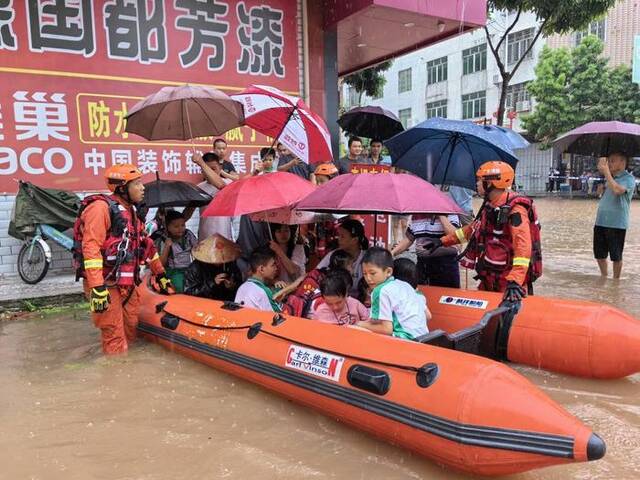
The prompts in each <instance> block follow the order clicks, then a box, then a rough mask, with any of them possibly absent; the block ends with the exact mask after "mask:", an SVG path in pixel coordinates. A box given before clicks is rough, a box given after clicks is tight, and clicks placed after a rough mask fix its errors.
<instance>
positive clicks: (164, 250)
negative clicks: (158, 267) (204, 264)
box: [156, 210, 198, 293]
mask: <svg viewBox="0 0 640 480" xmlns="http://www.w3.org/2000/svg"><path fill="white" fill-rule="evenodd" d="M165 226H166V236H165V237H160V238H158V239H157V240H156V249H157V250H158V252H160V261H161V262H162V265H163V266H164V268H165V270H166V272H167V277H169V279H171V282H172V283H173V286H174V288H175V289H176V292H177V293H182V292H183V291H184V272H185V271H186V270H187V268H189V265H191V249H192V248H193V247H195V245H196V244H197V243H198V240H197V239H196V236H195V235H194V233H193V232H192V231H191V230H189V229H188V228H187V227H186V219H185V216H184V214H183V213H181V212H178V211H176V210H167V212H166V213H165Z"/></svg>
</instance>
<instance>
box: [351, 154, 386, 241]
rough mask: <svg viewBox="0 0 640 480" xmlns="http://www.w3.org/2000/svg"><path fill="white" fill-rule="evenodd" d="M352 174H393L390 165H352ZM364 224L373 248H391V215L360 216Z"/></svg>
mask: <svg viewBox="0 0 640 480" xmlns="http://www.w3.org/2000/svg"><path fill="white" fill-rule="evenodd" d="M351 173H380V174H386V173H391V167H390V166H389V165H373V164H370V163H352V164H351ZM359 217H360V220H362V223H364V233H365V234H366V235H367V238H368V239H369V243H370V244H371V245H372V246H376V247H384V248H390V247H391V245H388V243H389V240H390V239H391V236H390V234H389V226H390V219H391V218H392V217H391V216H390V215H359Z"/></svg>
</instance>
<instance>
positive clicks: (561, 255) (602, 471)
mask: <svg viewBox="0 0 640 480" xmlns="http://www.w3.org/2000/svg"><path fill="white" fill-rule="evenodd" d="M536 203H537V204H538V205H539V210H540V216H541V219H542V223H543V245H544V248H545V251H544V253H545V276H544V277H543V279H541V281H540V282H538V285H537V287H538V288H537V293H538V294H543V295H549V296H551V295H553V296H567V297H573V298H582V299H589V300H594V301H600V302H608V303H612V304H614V305H616V306H618V307H619V308H623V309H625V310H627V311H629V312H631V313H632V314H633V315H635V316H636V317H639V318H640V281H638V280H637V276H638V274H640V206H638V205H637V204H634V206H633V207H632V215H633V227H632V230H631V231H630V232H629V233H628V242H627V247H626V251H625V252H626V253H625V260H626V264H625V267H624V270H623V279H622V280H620V281H614V280H612V279H608V280H606V281H602V280H601V279H600V278H599V276H598V271H597V266H596V265H595V262H594V261H593V259H592V258H591V241H590V236H591V228H592V227H591V222H592V219H593V218H594V213H595V206H596V203H595V202H592V201H563V200H553V199H544V200H538V201H536ZM515 368H516V369H517V370H518V371H519V372H521V373H523V374H524V375H525V376H526V377H527V378H529V379H530V380H532V381H533V382H534V383H535V384H537V385H538V386H539V387H540V388H541V389H543V390H544V391H545V392H546V393H547V394H548V395H550V396H551V397H552V398H553V399H555V400H556V401H558V402H559V403H560V404H561V405H563V406H564V407H565V408H566V409H568V410H569V411H570V412H572V413H573V414H574V415H576V416H578V417H579V418H581V419H582V420H583V421H584V422H585V423H586V424H588V425H590V426H591V427H592V428H593V429H594V431H596V432H597V433H599V434H600V435H601V436H602V437H603V438H604V439H605V441H606V442H607V447H608V451H607V455H606V456H605V458H604V459H603V460H600V461H598V462H592V463H585V464H576V465H568V466H560V467H554V468H549V469H544V470H539V471H535V472H530V473H527V474H521V475H516V476H511V477H503V478H510V479H512V480H525V479H526V480H534V479H535V480H538V479H545V480H547V479H550V480H561V479H562V480H565V479H622V480H626V479H629V480H631V479H637V478H640V401H639V399H640V375H638V374H637V375H634V376H632V377H629V378H626V379H622V380H615V381H594V380H584V379H576V378H571V377H567V376H563V375H559V374H552V373H549V372H544V371H538V370H535V369H533V368H527V367H518V366H516V367H515ZM0 384H1V385H2V389H3V393H2V395H1V396H0V425H2V428H0V465H2V468H1V469H0V479H1V480H4V479H7V480H8V479H12V480H13V479H65V480H73V479H78V480H80V479H82V480H85V479H94V478H95V479H123V480H124V479H140V480H164V479H167V480H168V479H171V480H175V479H194V478H231V479H253V478H256V479H257V478H261V479H265V478H267V479H271V478H274V479H275V478H278V479H281V478H284V479H300V478H337V479H343V478H355V479H365V478H366V479H448V480H452V479H463V478H472V477H469V476H464V475H459V474H456V473H452V472H450V471H447V470H444V469H442V468H440V467H438V466H436V465H434V464H432V463H431V462H429V461H427V460H424V459H422V458H420V457H418V456H416V455H413V454H411V453H409V452H406V451H404V450H402V449H399V448H395V447H392V446H389V445H388V444H386V443H383V442H380V441H377V440H375V439H373V438H371V437H369V436H367V435H365V434H362V433H360V432H357V431H355V430H352V429H351V428H348V427H346V426H344V425H342V424H340V423H338V422H335V421H333V420H331V419H329V418H327V417H324V416H322V415H319V414H316V413H315V412H313V411H311V410H309V409H306V408H303V407H299V406H297V405H296V404H294V403H291V402H289V401H287V400H284V399H282V398H280V397H278V396H277V395H275V394H271V393H269V392H267V391H265V390H264V389H262V388H259V387H257V386H254V385H252V384H249V383H247V382H244V381H243V380H240V379H238V378H235V377H232V376H228V375H226V374H224V373H220V372H218V371H215V370H212V369H210V368H208V367H205V366H203V365H200V364H198V363H195V362H193V361H191V360H188V359H185V358H183V357H181V356H179V355H177V354H174V353H172V352H170V351H167V350H165V349H163V348H161V347H158V346H156V345H151V344H147V343H144V342H139V343H138V344H137V345H136V346H135V347H134V348H133V349H132V350H131V352H130V354H129V355H128V356H127V357H124V358H116V359H107V358H104V357H103V356H102V355H101V353H100V345H99V337H98V331H97V330H96V329H94V328H93V326H92V325H91V322H90V320H89V318H88V315H86V314H84V313H79V314H75V315H73V314H70V315H65V316H55V317H49V318H44V319H38V320H26V321H13V322H1V323H0ZM505 401H508V400H507V399H506V400H505Z"/></svg>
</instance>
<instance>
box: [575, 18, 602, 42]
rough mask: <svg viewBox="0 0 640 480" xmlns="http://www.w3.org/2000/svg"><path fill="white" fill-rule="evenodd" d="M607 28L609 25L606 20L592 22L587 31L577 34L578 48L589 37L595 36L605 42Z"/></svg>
mask: <svg viewBox="0 0 640 480" xmlns="http://www.w3.org/2000/svg"><path fill="white" fill-rule="evenodd" d="M606 26H607V25H606V21H605V19H604V18H603V19H602V20H596V21H595V22H591V23H590V24H589V26H588V27H587V28H586V29H585V30H581V31H580V32H576V46H578V45H580V42H582V40H583V39H584V37H586V36H587V35H595V36H596V37H598V38H599V39H600V40H602V41H603V42H604V39H605V31H606Z"/></svg>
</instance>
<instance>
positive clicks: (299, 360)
mask: <svg viewBox="0 0 640 480" xmlns="http://www.w3.org/2000/svg"><path fill="white" fill-rule="evenodd" d="M342 365H344V358H343V357H339V356H337V355H331V354H330V353H326V352H321V351H318V350H313V349H311V348H307V347H301V346H299V345H291V346H289V351H288V352H287V359H286V361H285V366H287V367H289V368H293V369H294V370H300V371H302V372H305V373H309V374H311V375H315V376H316V377H321V378H326V379H329V380H333V381H334V382H337V381H338V380H339V379H340V371H341V370H342Z"/></svg>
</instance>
